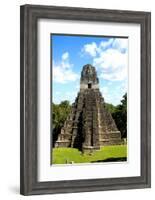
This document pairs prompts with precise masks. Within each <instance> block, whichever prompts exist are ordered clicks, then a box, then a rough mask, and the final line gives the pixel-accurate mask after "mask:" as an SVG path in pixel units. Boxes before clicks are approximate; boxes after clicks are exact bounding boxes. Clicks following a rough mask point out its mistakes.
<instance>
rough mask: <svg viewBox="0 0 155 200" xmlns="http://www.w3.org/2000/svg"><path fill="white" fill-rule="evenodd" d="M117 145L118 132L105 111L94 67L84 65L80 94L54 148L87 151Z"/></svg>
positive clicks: (119, 134) (118, 139)
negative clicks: (71, 148)
mask: <svg viewBox="0 0 155 200" xmlns="http://www.w3.org/2000/svg"><path fill="white" fill-rule="evenodd" d="M119 144H121V133H120V131H118V129H117V127H116V124H115V122H114V120H113V118H112V116H111V114H110V113H109V112H108V111H107V109H106V108H105V102H104V98H103V97H102V94H101V92H100V90H99V79H98V78H97V73H96V70H95V67H93V66H92V65H90V64H87V65H85V66H83V69H82V72H81V79H80V91H79V93H78V95H77V98H76V100H75V102H74V103H73V104H72V109H71V113H70V115H69V116H68V118H67V120H66V121H65V123H64V126H63V127H62V129H61V132H60V134H59V135H58V139H57V141H56V142H55V147H73V148H78V149H79V150H81V151H83V152H89V151H93V150H97V149H100V147H101V146H105V145H119Z"/></svg>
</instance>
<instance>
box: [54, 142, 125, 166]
mask: <svg viewBox="0 0 155 200" xmlns="http://www.w3.org/2000/svg"><path fill="white" fill-rule="evenodd" d="M52 155H53V158H52V164H67V163H93V162H110V161H111V162H112V161H126V157H127V146H126V145H115V146H104V147H101V149H100V150H97V151H94V152H93V153H92V154H82V153H81V152H80V151H79V150H78V149H75V148H54V149H53V152H52ZM52 155H51V156H52Z"/></svg>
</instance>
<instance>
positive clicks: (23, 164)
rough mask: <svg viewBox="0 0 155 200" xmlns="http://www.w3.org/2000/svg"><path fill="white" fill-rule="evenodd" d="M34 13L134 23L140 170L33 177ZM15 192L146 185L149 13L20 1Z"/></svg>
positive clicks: (35, 166) (148, 169) (37, 16)
mask: <svg viewBox="0 0 155 200" xmlns="http://www.w3.org/2000/svg"><path fill="white" fill-rule="evenodd" d="M40 18H46V19H63V20H81V21H89V22H91V21H94V22H99V21H100V22H119V23H129V24H130V23H132V24H140V29H141V75H140V76H141V102H140V103H141V158H140V160H141V175H140V176H137V177H124V178H104V179H103V178H101V179H85V180H70V181H50V182H38V180H37V173H38V172H37V169H38V163H37V147H38V146H37V131H38V130H37V127H38V126H37V125H38V121H37V103H38V99H37V93H38V90H37V88H38V83H37V81H38V79H37V21H38V20H39V19H40ZM20 19H21V20H20V48H21V51H20V66H21V67H20V125H21V126H20V193H21V194H23V195H34V194H52V193H69V192H89V191H103V190H118V189H135V188H149V187H151V13H150V12H141V11H121V10H104V9H90V8H74V7H57V6H41V5H23V6H21V7H20Z"/></svg>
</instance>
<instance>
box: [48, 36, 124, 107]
mask: <svg viewBox="0 0 155 200" xmlns="http://www.w3.org/2000/svg"><path fill="white" fill-rule="evenodd" d="M51 48H52V51H51V54H52V55H51V58H52V76H53V79H52V80H53V82H52V101H53V102H54V103H60V102H61V101H63V100H69V101H70V102H71V103H73V102H74V100H75V98H76V96H77V92H78V91H79V86H80V73H81V70H82V67H83V65H85V64H88V63H89V64H92V65H93V66H95V67H96V71H97V74H98V78H99V85H100V91H101V93H102V95H103V97H104V99H105V102H107V103H112V104H113V105H118V104H119V103H120V100H121V99H122V96H123V95H124V94H125V92H127V68H128V39H127V38H113V37H94V36H89V37H88V36H73V35H72V36H71V35H70V36H67V35H51Z"/></svg>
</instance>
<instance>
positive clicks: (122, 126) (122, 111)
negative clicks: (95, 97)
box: [111, 93, 127, 138]
mask: <svg viewBox="0 0 155 200" xmlns="http://www.w3.org/2000/svg"><path fill="white" fill-rule="evenodd" d="M111 114H112V117H113V119H114V120H115V123H116V125H117V128H118V129H119V131H120V132H121V136H122V138H126V137H127V93H126V94H125V95H124V96H123V99H122V100H121V104H119V105H118V106H116V107H115V109H114V112H112V113H111Z"/></svg>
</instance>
